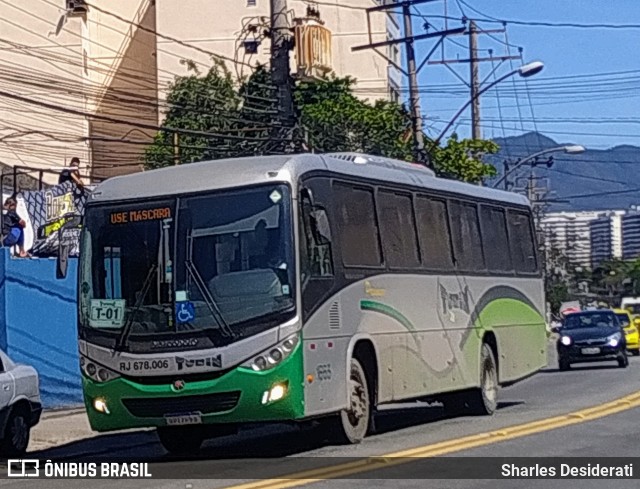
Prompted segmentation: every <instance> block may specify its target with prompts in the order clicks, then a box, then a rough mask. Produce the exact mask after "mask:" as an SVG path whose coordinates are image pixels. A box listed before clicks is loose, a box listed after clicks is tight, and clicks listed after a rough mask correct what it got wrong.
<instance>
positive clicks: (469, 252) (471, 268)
mask: <svg viewBox="0 0 640 489" xmlns="http://www.w3.org/2000/svg"><path fill="white" fill-rule="evenodd" d="M449 209H450V211H451V212H450V214H449V216H450V218H451V234H452V237H453V249H454V252H455V257H456V260H457V262H458V269H459V270H461V271H463V272H475V271H480V270H484V269H485V263H484V254H483V252H482V241H481V239H480V227H479V223H478V209H477V207H476V205H475V204H467V203H463V202H459V201H451V203H450V204H449Z"/></svg>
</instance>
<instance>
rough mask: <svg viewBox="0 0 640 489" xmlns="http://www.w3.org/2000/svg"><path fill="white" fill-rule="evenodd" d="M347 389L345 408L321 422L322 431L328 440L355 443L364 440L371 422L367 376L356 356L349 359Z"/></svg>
mask: <svg viewBox="0 0 640 489" xmlns="http://www.w3.org/2000/svg"><path fill="white" fill-rule="evenodd" d="M347 389H348V393H349V405H348V407H347V409H345V410H343V411H341V412H340V414H338V416H332V417H331V418H327V419H326V420H325V422H324V423H323V425H324V428H323V429H322V431H324V432H325V433H326V434H328V435H329V440H330V441H332V442H337V443H341V444H342V443H348V444H355V443H360V442H361V441H362V440H364V437H365V436H366V435H367V431H368V430H369V426H370V422H371V399H370V396H369V386H368V384H367V376H366V374H365V371H364V368H363V367H362V364H361V363H360V361H359V360H357V359H356V358H352V359H351V370H350V375H349V385H348V386H347ZM326 428H328V430H327V429H326ZM327 431H328V433H327Z"/></svg>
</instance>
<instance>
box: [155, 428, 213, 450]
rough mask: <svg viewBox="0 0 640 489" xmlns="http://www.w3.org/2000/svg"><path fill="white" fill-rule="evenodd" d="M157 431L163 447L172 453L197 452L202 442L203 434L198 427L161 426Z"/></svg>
mask: <svg viewBox="0 0 640 489" xmlns="http://www.w3.org/2000/svg"><path fill="white" fill-rule="evenodd" d="M157 433H158V438H159V439H160V443H161V444H162V446H163V447H164V449H165V450H166V451H167V452H169V453H170V454H172V455H190V454H194V453H197V452H198V450H200V447H201V446H202V442H204V435H203V433H202V431H200V430H198V429H191V428H188V429H187V428H184V427H182V428H180V427H173V426H162V427H158V429H157Z"/></svg>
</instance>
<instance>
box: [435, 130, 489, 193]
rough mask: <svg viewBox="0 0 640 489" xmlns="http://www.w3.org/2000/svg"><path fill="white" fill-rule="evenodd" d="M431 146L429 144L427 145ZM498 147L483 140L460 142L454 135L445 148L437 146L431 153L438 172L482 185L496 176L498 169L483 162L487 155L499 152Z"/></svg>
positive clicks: (464, 140)
mask: <svg viewBox="0 0 640 489" xmlns="http://www.w3.org/2000/svg"><path fill="white" fill-rule="evenodd" d="M427 144H429V143H427ZM498 149H500V148H499V147H498V145H497V144H496V143H494V142H493V141H486V140H483V139H463V140H461V141H459V140H458V135H457V134H453V135H452V136H451V137H450V138H449V140H448V141H447V145H446V146H444V147H440V146H437V147H436V148H434V149H433V150H432V151H431V157H432V160H433V166H434V167H435V169H436V171H437V172H439V173H441V174H443V175H445V176H446V175H449V176H451V177H452V178H455V179H457V180H462V181H463V182H469V183H481V182H482V181H483V180H484V179H485V178H488V177H493V176H495V175H496V169H495V167H494V166H493V165H489V164H487V163H484V162H483V161H482V157H483V156H484V155H487V154H495V153H497V152H498Z"/></svg>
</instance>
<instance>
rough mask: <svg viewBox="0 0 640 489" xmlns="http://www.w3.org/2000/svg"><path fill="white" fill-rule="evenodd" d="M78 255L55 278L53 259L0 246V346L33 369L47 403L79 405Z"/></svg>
mask: <svg viewBox="0 0 640 489" xmlns="http://www.w3.org/2000/svg"><path fill="white" fill-rule="evenodd" d="M77 265H78V261H77V259H73V258H71V259H69V268H68V274H67V278H66V279H64V280H57V279H56V262H55V260H53V259H46V258H43V259H15V258H11V257H10V255H9V251H8V250H7V249H6V248H0V348H2V349H3V350H4V351H6V352H7V353H8V354H9V356H10V357H11V358H12V359H13V360H14V361H16V362H20V363H27V364H29V365H32V366H33V367H35V369H36V370H37V371H38V373H39V375H40V394H41V396H42V402H43V404H44V406H45V407H48V408H52V407H65V406H76V405H79V404H81V403H82V388H81V383H80V366H79V358H78V346H77V333H76V271H77Z"/></svg>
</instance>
